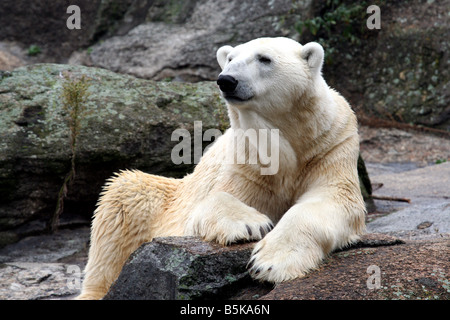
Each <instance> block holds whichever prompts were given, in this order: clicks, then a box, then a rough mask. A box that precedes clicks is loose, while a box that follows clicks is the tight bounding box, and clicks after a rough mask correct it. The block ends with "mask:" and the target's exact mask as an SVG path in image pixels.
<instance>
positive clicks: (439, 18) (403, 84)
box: [301, 0, 450, 131]
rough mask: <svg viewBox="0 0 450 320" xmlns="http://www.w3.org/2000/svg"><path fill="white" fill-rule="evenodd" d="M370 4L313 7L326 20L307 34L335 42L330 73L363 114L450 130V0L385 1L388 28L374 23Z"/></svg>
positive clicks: (306, 38) (327, 74)
mask: <svg viewBox="0 0 450 320" xmlns="http://www.w3.org/2000/svg"><path fill="white" fill-rule="evenodd" d="M368 5H369V4H366V5H362V4H361V3H357V2H354V3H353V4H352V5H349V4H348V3H347V2H344V1H341V2H340V3H339V4H336V3H331V2H329V1H325V0H322V1H317V2H316V4H315V6H314V7H313V10H312V11H313V12H312V13H311V15H312V16H314V17H317V19H318V20H312V21H314V22H315V24H314V23H311V24H312V27H311V28H310V30H306V31H305V32H303V33H302V36H301V40H303V41H311V40H315V41H320V42H322V43H323V44H324V45H325V46H326V47H327V49H328V50H327V51H326V52H327V63H326V65H325V66H324V75H325V79H328V83H329V84H330V85H331V86H332V87H335V88H336V89H337V90H338V91H339V92H341V93H342V94H343V95H344V96H345V97H346V98H348V99H349V100H350V103H351V104H352V105H353V107H354V108H355V109H356V110H357V111H358V114H359V115H360V119H362V118H365V117H369V118H373V117H375V118H382V119H387V120H396V121H399V122H402V123H408V124H409V123H412V124H417V125H424V126H430V127H434V128H441V129H443V130H447V131H449V130H450V113H449V110H450V109H449V108H448V101H449V99H450V81H449V80H450V71H449V68H448V61H449V55H448V52H449V43H448V41H444V39H448V38H449V36H450V23H449V19H450V18H449V16H448V15H446V14H442V12H445V10H446V9H444V8H447V7H448V1H445V0H443V1H426V2H419V1H416V2H414V3H412V2H408V1H395V2H388V3H383V5H380V6H379V7H380V11H381V13H380V19H381V25H380V29H369V28H367V27H366V20H367V19H368V18H369V16H370V14H367V13H366V9H367V7H368ZM338 8H339V9H340V10H338ZM308 21H310V20H306V21H305V20H303V21H302V22H303V23H305V24H307V23H308ZM304 29H308V28H304ZM311 31H312V32H311ZM368 121H370V120H368Z"/></svg>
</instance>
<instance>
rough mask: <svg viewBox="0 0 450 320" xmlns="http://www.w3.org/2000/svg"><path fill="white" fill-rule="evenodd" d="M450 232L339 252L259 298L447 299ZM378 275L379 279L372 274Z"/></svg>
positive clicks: (449, 283)
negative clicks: (427, 238)
mask: <svg viewBox="0 0 450 320" xmlns="http://www.w3.org/2000/svg"><path fill="white" fill-rule="evenodd" d="M449 245H450V238H448V237H447V238H441V239H436V240H434V241H408V242H406V243H405V244H398V245H393V246H381V247H376V248H358V249H351V250H347V251H342V252H337V253H334V254H333V255H331V257H330V258H329V259H328V260H327V261H326V262H325V263H324V264H323V265H322V266H321V267H320V268H319V269H318V270H316V271H314V272H312V273H310V274H309V275H308V276H306V277H304V278H302V279H296V280H292V281H288V282H286V283H282V284H279V285H277V286H276V287H275V288H274V289H273V290H272V291H271V292H270V293H268V294H267V295H265V296H264V297H263V299H276V300H283V299H306V300H392V299H401V300H416V299H421V300H448V299H450V282H449V276H448V274H449V271H450V270H449V269H450V268H449V264H448V261H449V258H450V256H449ZM377 276H379V278H378V279H379V282H377V279H376V277H377Z"/></svg>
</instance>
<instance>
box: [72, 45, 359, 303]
mask: <svg viewBox="0 0 450 320" xmlns="http://www.w3.org/2000/svg"><path fill="white" fill-rule="evenodd" d="M217 59H218V62H219V64H220V66H221V67H222V69H223V70H222V75H229V76H232V77H234V78H236V79H237V80H238V81H239V84H238V87H237V88H236V92H235V94H236V95H238V97H239V98H240V99H241V100H233V99H229V98H227V99H228V100H227V106H228V111H229V117H230V122H231V129H232V130H236V129H243V130H246V129H256V130H259V129H279V133H280V140H279V167H278V171H277V172H276V174H272V175H262V174H261V172H260V169H261V164H260V163H250V164H236V163H231V164H230V163H229V162H227V161H226V159H227V152H228V153H229V152H233V148H232V139H233V138H234V136H233V132H232V130H228V131H227V132H226V133H225V134H224V135H223V136H221V137H220V138H219V139H218V140H217V141H216V142H215V143H214V145H213V146H212V147H211V148H209V149H208V151H207V152H206V154H205V155H204V156H203V157H202V159H201V161H200V163H199V164H198V165H197V167H196V168H195V170H194V172H193V173H192V174H190V175H187V176H186V177H185V178H183V179H180V180H177V179H169V178H164V177H159V176H154V175H149V174H146V173H143V172H140V171H125V172H122V173H120V174H119V175H117V176H116V177H114V178H112V179H111V180H110V181H109V182H108V184H107V185H106V187H105V190H104V192H103V194H102V196H101V198H100V201H99V206H98V208H97V210H96V212H95V219H94V221H93V226H92V236H91V248H90V252H89V261H88V264H87V266H86V270H85V271H86V277H85V280H84V283H83V291H82V294H81V295H80V296H79V298H80V299H98V298H101V297H102V296H103V295H104V294H105V293H106V292H107V290H108V288H109V286H110V285H111V283H112V282H113V281H114V280H115V279H116V278H117V276H118V275H119V273H120V270H121V268H122V266H123V264H124V263H125V261H126V259H127V258H128V256H129V255H130V254H131V253H132V252H133V251H134V250H136V248H138V246H139V245H141V244H142V243H143V242H145V241H150V240H151V239H153V238H154V237H160V236H183V235H194V236H201V237H203V239H205V240H207V241H217V242H219V243H221V244H224V245H226V244H230V243H233V242H236V241H239V240H249V241H259V242H258V243H257V244H256V245H255V248H254V251H253V253H252V257H251V259H250V261H249V271H250V274H251V275H252V276H253V277H254V278H256V279H260V280H267V281H272V282H280V281H285V280H289V279H293V278H296V277H301V276H303V275H305V274H306V273H307V272H308V271H309V270H311V269H314V268H316V267H317V266H318V265H319V264H320V261H321V260H322V259H323V258H324V257H325V256H326V255H327V254H328V253H330V252H331V251H332V250H334V249H336V248H339V247H342V246H345V245H347V244H348V243H350V242H352V241H354V240H355V239H357V237H358V235H359V234H361V233H362V232H363V231H364V214H365V208H364V202H363V200H362V196H361V193H360V189H359V180H358V173H357V158H358V152H359V139H358V134H357V125H356V118H355V115H354V114H353V112H352V110H351V109H350V107H349V105H348V103H347V102H346V101H345V99H344V98H342V97H341V96H340V95H339V94H338V93H336V92H335V91H334V90H332V89H330V88H329V87H328V86H327V84H326V83H325V81H324V79H323V78H322V75H321V68H322V64H323V49H322V47H320V45H318V44H316V43H310V44H306V45H304V46H302V45H300V44H299V43H297V42H295V41H293V40H290V39H286V38H261V39H256V40H253V41H250V42H248V43H246V44H243V45H239V46H237V47H235V48H232V47H230V46H225V47H222V48H220V49H219V50H218V52H217ZM269 61H270V62H269ZM239 143H242V142H239ZM272 224H275V227H274V228H273V230H272V231H270V232H268V231H269V230H270V229H271V228H272V226H273V225H272ZM267 232H268V233H267ZM266 233H267V234H266ZM261 239H262V240H261Z"/></svg>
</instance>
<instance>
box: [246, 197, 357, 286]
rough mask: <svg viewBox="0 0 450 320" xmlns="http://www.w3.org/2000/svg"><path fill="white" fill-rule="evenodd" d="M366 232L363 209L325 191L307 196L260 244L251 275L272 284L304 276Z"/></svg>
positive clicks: (257, 246)
mask: <svg viewBox="0 0 450 320" xmlns="http://www.w3.org/2000/svg"><path fill="white" fill-rule="evenodd" d="M330 193H331V192H330ZM363 231H364V208H363V207H356V206H355V207H352V206H348V207H347V206H345V205H343V204H341V203H338V202H337V201H336V200H335V199H333V197H330V196H329V195H327V194H326V193H325V192H324V193H322V194H314V193H311V194H309V195H305V196H303V197H302V199H300V201H299V202H298V203H297V204H296V205H294V206H293V207H291V208H290V209H289V210H288V211H287V212H286V213H285V214H284V215H283V217H282V218H281V220H280V221H279V222H278V223H277V225H276V227H275V228H274V229H273V230H272V231H271V232H270V233H269V234H268V235H267V236H266V237H265V238H264V239H262V240H261V241H259V242H258V243H257V244H256V246H255V248H254V249H253V253H252V257H251V258H250V262H249V272H250V274H251V275H252V276H253V277H254V278H256V279H260V280H264V281H270V282H282V281H286V280H290V279H293V278H297V277H302V276H304V275H305V274H306V273H307V272H308V271H310V270H312V269H315V268H317V267H318V265H319V264H320V262H321V261H322V259H323V258H325V257H326V255H328V254H329V253H330V252H332V251H333V250H335V249H337V248H341V247H343V246H346V245H348V244H349V243H351V242H353V241H355V240H357V239H358V235H359V234H361V233H363Z"/></svg>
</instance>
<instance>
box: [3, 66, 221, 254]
mask: <svg viewBox="0 0 450 320" xmlns="http://www.w3.org/2000/svg"><path fill="white" fill-rule="evenodd" d="M63 73H64V74H70V75H71V77H73V78H76V77H79V76H80V75H82V74H84V75H86V76H87V77H88V78H89V79H90V82H89V83H90V88H89V92H90V93H91V95H90V97H89V99H88V101H87V103H86V107H87V109H88V110H87V112H86V114H85V116H84V119H83V120H82V130H81V133H80V134H79V136H78V148H77V150H76V165H75V166H76V177H75V180H74V182H73V185H72V186H69V188H68V193H67V197H66V200H65V209H64V214H63V215H62V216H61V221H62V223H65V222H64V219H66V218H67V219H68V220H73V219H74V217H81V218H83V217H84V220H85V223H89V220H90V217H91V215H92V212H93V210H94V206H95V203H96V201H97V199H98V195H99V193H100V191H101V187H102V185H103V184H104V182H105V180H106V179H107V178H109V177H110V176H111V175H112V174H113V172H117V171H118V170H120V169H133V168H134V169H141V170H143V171H146V172H149V173H155V174H160V175H165V176H171V177H181V176H184V175H185V174H186V172H189V171H191V170H192V168H193V166H194V165H195V164H194V163H191V164H181V165H174V163H173V162H172V160H171V151H172V149H173V147H174V146H175V145H177V144H178V143H179V140H176V141H172V140H171V137H172V133H173V131H174V130H176V129H180V128H184V129H187V130H189V132H191V133H193V129H194V121H201V128H200V129H199V130H202V131H205V130H207V129H210V128H216V129H217V128H219V129H222V130H223V129H224V128H226V127H227V126H228V119H227V117H226V107H225V104H224V103H223V102H222V101H221V99H220V97H219V92H218V89H217V87H216V85H215V84H214V83H211V82H208V83H197V84H181V83H169V82H154V81H148V80H142V79H137V78H134V77H132V76H126V75H119V74H115V73H113V72H110V71H107V70H103V69H96V68H87V67H81V66H68V65H55V64H41V65H32V66H27V67H22V68H19V69H16V70H14V71H13V72H3V73H1V74H0V141H1V142H0V192H1V194H2V197H1V199H0V240H2V241H3V243H0V247H1V246H2V245H4V244H5V243H9V242H14V241H17V240H18V239H20V238H21V237H23V236H26V235H31V234H36V233H37V232H42V230H44V229H45V227H46V221H48V220H49V218H50V217H51V216H52V215H53V212H54V211H55V207H56V199H57V195H58V192H59V190H60V188H61V186H62V184H63V180H64V177H65V175H66V174H67V173H68V172H69V169H70V161H71V160H70V159H71V155H72V153H71V148H70V144H69V136H70V130H69V128H68V124H67V122H66V116H67V114H66V113H65V111H64V110H63V108H62V103H61V93H62V84H63V81H65V80H64V79H63V78H62V74H63ZM192 137H193V134H192ZM192 142H194V141H193V139H192ZM199 142H200V143H202V145H203V147H206V146H207V145H208V144H210V143H211V142H209V141H206V142H203V141H199ZM191 159H192V158H191ZM77 219H78V218H77Z"/></svg>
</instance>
